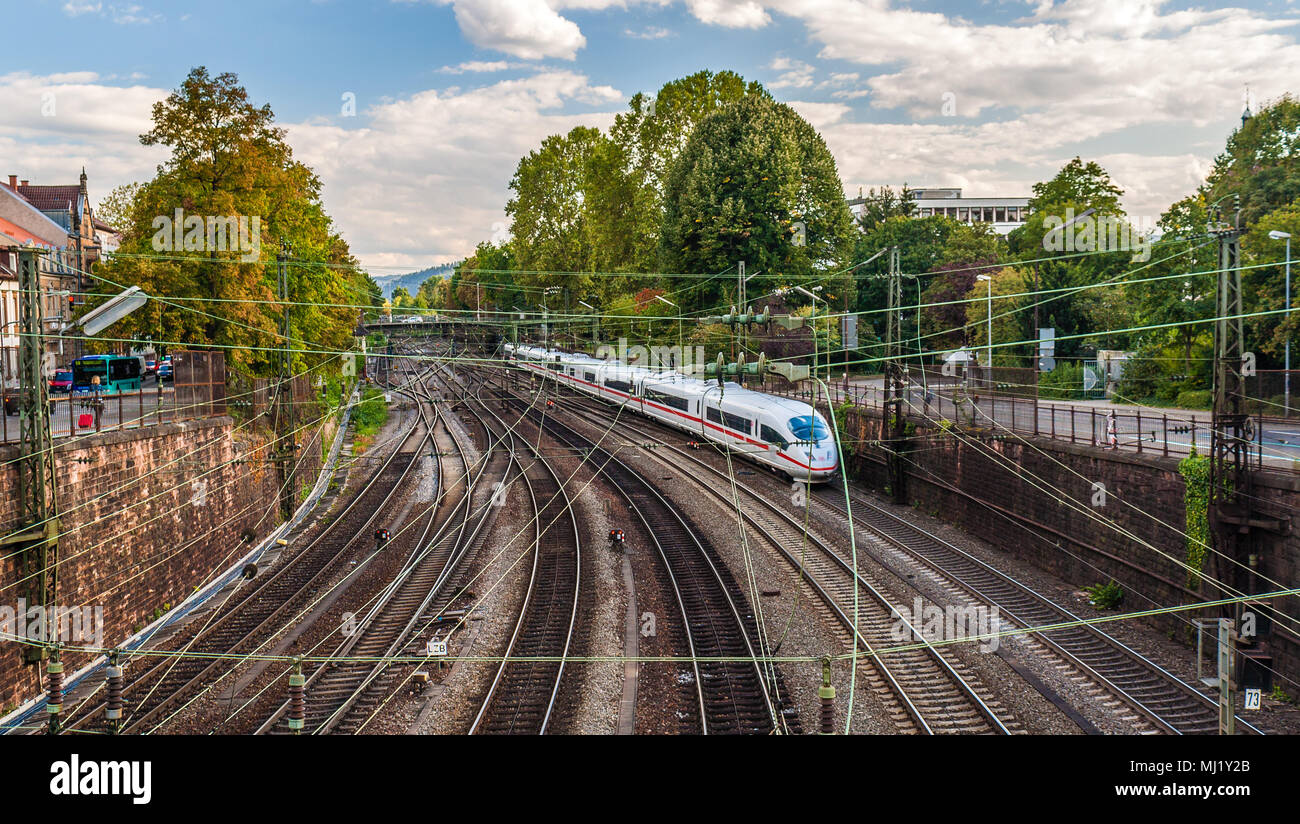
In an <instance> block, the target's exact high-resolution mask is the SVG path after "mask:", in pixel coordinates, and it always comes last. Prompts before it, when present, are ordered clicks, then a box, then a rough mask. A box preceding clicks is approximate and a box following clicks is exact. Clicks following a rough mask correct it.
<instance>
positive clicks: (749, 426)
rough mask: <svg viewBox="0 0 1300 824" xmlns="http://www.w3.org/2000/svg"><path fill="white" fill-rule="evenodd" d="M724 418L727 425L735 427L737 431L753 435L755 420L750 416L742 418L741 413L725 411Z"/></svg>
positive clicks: (730, 427)
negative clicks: (735, 413) (734, 413)
mask: <svg viewBox="0 0 1300 824" xmlns="http://www.w3.org/2000/svg"><path fill="white" fill-rule="evenodd" d="M722 419H723V420H725V421H726V422H727V427H728V428H729V429H734V430H736V431H737V432H744V433H745V434H746V435H751V434H753V432H754V422H753V421H751V420H750V419H749V418H742V417H741V416H740V415H733V414H731V413H730V412H723V413H722Z"/></svg>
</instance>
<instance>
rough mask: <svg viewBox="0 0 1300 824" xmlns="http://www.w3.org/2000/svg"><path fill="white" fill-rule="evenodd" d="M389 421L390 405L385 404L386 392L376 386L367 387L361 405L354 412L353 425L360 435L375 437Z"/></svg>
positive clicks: (362, 395)
mask: <svg viewBox="0 0 1300 824" xmlns="http://www.w3.org/2000/svg"><path fill="white" fill-rule="evenodd" d="M386 420H388V404H387V403H385V402H384V392H383V390H382V389H379V388H378V387H375V386H367V387H366V390H365V392H363V393H362V394H361V403H359V404H357V408H356V409H354V410H352V423H353V426H354V427H355V431H356V434H358V435H373V434H375V433H376V432H378V431H379V429H380V427H382V426H383V425H384V421H386Z"/></svg>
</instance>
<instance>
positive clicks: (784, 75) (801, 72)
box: [768, 57, 817, 89]
mask: <svg viewBox="0 0 1300 824" xmlns="http://www.w3.org/2000/svg"><path fill="white" fill-rule="evenodd" d="M768 68H769V69H772V70H774V71H778V72H781V75H780V76H779V77H777V79H776V80H774V81H773V82H771V83H769V84H768V87H769V88H773V89H806V88H808V87H809V86H811V85H812V84H813V74H814V73H816V71H817V70H816V69H814V68H813V67H812V66H810V65H808V64H807V63H804V62H803V61H801V60H791V59H790V58H788V57H778V58H776V59H775V60H773V61H772V62H771V64H769V65H768Z"/></svg>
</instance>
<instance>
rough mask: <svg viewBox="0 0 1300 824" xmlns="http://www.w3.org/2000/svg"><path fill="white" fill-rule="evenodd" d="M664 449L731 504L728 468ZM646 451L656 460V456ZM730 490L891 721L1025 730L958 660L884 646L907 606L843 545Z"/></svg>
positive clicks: (980, 730) (949, 729) (977, 730)
mask: <svg viewBox="0 0 1300 824" xmlns="http://www.w3.org/2000/svg"><path fill="white" fill-rule="evenodd" d="M598 414H599V413H597V418H596V419H597V421H598V420H599V418H598ZM620 426H621V428H622V429H624V431H626V433H627V435H628V436H629V437H636V436H638V435H643V434H644V430H639V431H637V430H632V429H631V427H630V426H628V425H626V424H621V425H620ZM663 449H664V450H666V452H667V454H671V455H672V456H673V458H674V462H672V463H668V462H666V461H665V462H664V463H665V465H667V466H669V467H670V468H671V469H673V470H675V471H679V472H685V473H686V474H687V476H688V477H690V478H691V479H692V480H694V481H695V483H696V485H697V486H698V488H699V489H701V490H703V491H704V493H705V494H707V495H709V496H710V497H713V498H714V499H716V500H717V501H718V502H719V503H720V504H721V505H722V506H723V507H725V508H728V509H730V508H732V506H733V502H732V499H731V498H730V497H729V496H728V495H726V494H723V493H721V492H719V491H718V490H719V488H724V489H728V490H730V488H731V481H732V479H731V476H729V475H728V474H727V472H726V471H724V470H722V469H719V468H717V467H714V466H712V465H711V464H709V463H708V462H706V461H704V460H701V459H700V458H699V457H697V456H696V455H695V454H692V453H691V452H689V451H687V450H683V449H678V448H676V447H674V446H671V445H668V444H664V445H663ZM655 451H656V452H659V451H660V449H656V450H655ZM652 457H655V458H657V459H660V460H662V458H661V457H659V456H655V455H652ZM739 466H740V467H747V466H748V464H740V465H739ZM742 471H747V470H744V469H742ZM736 490H737V492H738V493H739V494H740V495H741V496H742V500H741V506H740V511H741V513H742V515H743V517H744V518H745V521H746V523H747V524H748V526H749V527H750V528H751V529H753V530H754V531H755V532H756V533H757V534H758V535H759V536H760V537H762V538H763V539H765V540H766V542H767V543H768V544H769V545H771V546H772V547H773V548H775V550H776V551H777V552H778V553H779V554H780V555H781V556H782V557H783V558H784V559H785V560H786V562H787V563H788V564H790V566H791V567H793V568H794V569H795V570H796V571H799V572H800V573H802V574H803V575H805V576H806V581H807V583H808V585H809V587H810V588H811V589H812V590H813V592H814V594H815V595H816V596H817V597H818V598H819V599H821V601H822V604H823V606H824V607H825V608H826V612H827V613H828V615H829V617H830V618H831V619H832V624H833V625H835V626H838V627H839V629H840V630H841V634H842V639H843V643H844V647H845V649H852V648H853V645H854V644H856V645H857V646H858V649H859V650H860V651H861V652H862V653H863V654H864V655H865V656H866V657H865V659H864V660H865V661H866V662H867V664H868V665H869V666H871V667H873V668H874V669H875V671H876V675H877V676H878V677H877V678H876V679H875V681H874V686H876V688H877V691H878V692H882V693H885V694H882V695H881V698H882V700H883V701H884V702H885V704H886V706H888V707H890V708H891V709H893V710H894V713H893V715H894V718H893V720H894V721H895V723H896V724H898V725H899V726H900V727H902V728H903V729H904V730H907V729H910V730H912V731H915V732H919V733H923V734H941V733H966V734H999V735H1005V734H1010V733H1012V732H1020V731H1023V727H1022V725H1021V724H1020V723H1019V722H1018V721H1016V720H1015V719H1013V718H1011V717H1010V712H1009V711H1008V710H1007V709H1006V708H1004V707H1002V706H1001V704H999V703H998V702H997V701H996V699H994V698H992V697H991V696H989V695H988V694H987V693H986V692H983V691H981V690H980V689H978V688H977V687H976V686H975V685H974V684H973V683H972V682H973V681H974V680H975V677H974V675H973V674H972V673H970V672H969V670H968V669H967V668H966V667H965V666H964V665H963V664H962V663H961V662H960V661H959V660H956V659H952V660H950V659H949V657H948V656H945V655H944V654H943V653H942V652H941V651H940V650H939V649H936V648H935V647H933V646H929V645H924V646H920V647H915V646H913V648H910V649H903V650H898V651H890V652H882V650H884V649H887V648H889V647H891V646H898V645H899V644H900V643H902V642H901V641H900V639H898V638H897V637H896V628H897V622H902V623H903V625H904V626H905V627H906V629H907V632H908V634H909V635H910V636H911V638H920V637H921V633H920V632H919V631H917V628H916V627H914V626H913V625H912V624H911V622H910V620H909V619H907V618H906V617H904V616H906V615H907V613H908V612H909V611H910V608H909V607H902V608H899V607H898V606H897V605H896V604H894V603H893V602H892V601H891V600H890V599H889V597H888V596H887V595H885V593H884V592H883V591H882V588H881V586H880V585H879V584H878V583H876V582H873V581H871V580H869V578H868V577H867V576H866V575H865V574H864V573H863V572H861V571H857V572H855V571H854V568H853V563H852V558H851V556H850V554H849V553H848V552H847V551H846V550H845V549H844V548H840V547H837V546H834V545H833V544H832V543H831V542H829V541H827V540H825V539H823V538H822V537H820V536H819V535H818V534H817V533H816V532H815V531H813V530H811V529H806V528H805V526H804V524H803V523H801V522H800V521H798V520H797V519H796V518H794V517H793V516H791V515H790V514H789V513H787V512H785V511H784V510H782V509H781V508H780V507H778V506H777V505H775V504H773V503H772V498H771V496H770V495H765V494H761V493H759V492H758V491H756V490H754V489H753V488H751V487H750V486H749V485H748V484H746V483H744V482H743V481H741V480H740V479H739V478H737V481H736ZM786 493H788V490H787V491H786ZM846 534H847V530H846ZM855 581H856V583H857V586H856V588H855V585H854V583H855ZM855 590H856V591H855ZM855 594H857V595H864V596H865V598H859V599H858V603H857V612H858V615H857V623H856V627H855V623H854V620H853V613H854V608H855V607H854V602H855Z"/></svg>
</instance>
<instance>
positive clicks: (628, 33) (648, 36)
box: [623, 26, 673, 40]
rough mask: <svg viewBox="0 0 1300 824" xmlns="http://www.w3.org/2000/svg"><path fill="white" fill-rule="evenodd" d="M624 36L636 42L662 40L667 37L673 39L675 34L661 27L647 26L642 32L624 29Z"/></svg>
mask: <svg viewBox="0 0 1300 824" xmlns="http://www.w3.org/2000/svg"><path fill="white" fill-rule="evenodd" d="M623 36H625V37H631V38H633V39H636V40H662V39H663V38H665V37H672V36H673V32H672V30H671V29H665V28H660V27H659V26H646V27H645V28H644V29H642V30H641V31H633V30H632V29H623Z"/></svg>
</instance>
